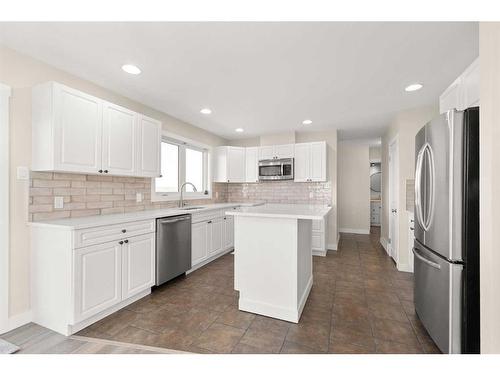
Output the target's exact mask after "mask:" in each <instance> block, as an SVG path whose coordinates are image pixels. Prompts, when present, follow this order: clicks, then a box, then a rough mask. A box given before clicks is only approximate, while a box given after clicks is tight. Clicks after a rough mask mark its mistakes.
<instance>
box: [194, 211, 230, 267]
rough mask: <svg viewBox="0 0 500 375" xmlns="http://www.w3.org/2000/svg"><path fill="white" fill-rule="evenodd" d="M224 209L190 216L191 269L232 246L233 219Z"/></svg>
mask: <svg viewBox="0 0 500 375" xmlns="http://www.w3.org/2000/svg"><path fill="white" fill-rule="evenodd" d="M224 211H225V210H217V211H212V212H209V213H208V214H207V213H204V214H200V215H197V214H193V215H192V217H191V222H192V225H191V270H195V269H196V268H199V267H201V266H202V265H203V264H205V263H208V262H210V261H211V260H213V259H215V258H217V257H218V256H220V255H222V254H224V253H225V252H227V250H230V249H232V248H233V246H234V220H233V217H232V216H225V215H224Z"/></svg>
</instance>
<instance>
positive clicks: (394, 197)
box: [389, 140, 399, 263]
mask: <svg viewBox="0 0 500 375" xmlns="http://www.w3.org/2000/svg"><path fill="white" fill-rule="evenodd" d="M398 168H399V161H398V141H397V140H394V141H393V142H392V143H390V144H389V249H390V252H389V255H390V256H391V257H392V258H393V259H394V261H395V262H396V263H397V262H398V246H399V236H398V235H399V219H398V217H399V215H398V206H399V199H398V194H399V187H398V181H399V176H398V175H399V173H398Z"/></svg>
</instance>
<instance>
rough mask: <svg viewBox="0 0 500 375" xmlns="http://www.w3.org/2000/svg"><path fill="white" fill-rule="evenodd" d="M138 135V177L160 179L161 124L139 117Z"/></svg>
mask: <svg viewBox="0 0 500 375" xmlns="http://www.w3.org/2000/svg"><path fill="white" fill-rule="evenodd" d="M137 134H138V136H137V138H138V139H137V143H138V152H137V158H138V160H137V168H138V175H139V176H144V177H158V176H159V175H160V147H161V122H160V121H157V120H154V119H152V118H149V117H146V116H143V115H138V120H137Z"/></svg>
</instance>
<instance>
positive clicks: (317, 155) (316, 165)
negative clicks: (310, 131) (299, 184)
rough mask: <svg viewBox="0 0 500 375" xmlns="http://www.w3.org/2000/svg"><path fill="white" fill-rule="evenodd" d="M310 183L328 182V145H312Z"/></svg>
mask: <svg viewBox="0 0 500 375" xmlns="http://www.w3.org/2000/svg"><path fill="white" fill-rule="evenodd" d="M310 157H311V161H310V169H309V171H310V174H309V180H310V181H326V143H325V142H314V143H311V156H310Z"/></svg>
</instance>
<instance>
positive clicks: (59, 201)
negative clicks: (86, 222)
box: [54, 197, 64, 208]
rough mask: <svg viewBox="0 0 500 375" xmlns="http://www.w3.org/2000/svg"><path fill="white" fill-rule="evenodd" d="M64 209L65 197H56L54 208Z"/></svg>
mask: <svg viewBox="0 0 500 375" xmlns="http://www.w3.org/2000/svg"><path fill="white" fill-rule="evenodd" d="M63 207H64V197H54V208H63Z"/></svg>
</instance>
